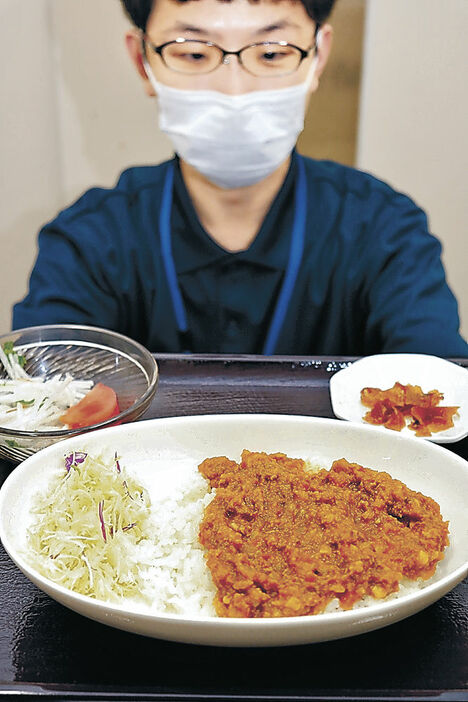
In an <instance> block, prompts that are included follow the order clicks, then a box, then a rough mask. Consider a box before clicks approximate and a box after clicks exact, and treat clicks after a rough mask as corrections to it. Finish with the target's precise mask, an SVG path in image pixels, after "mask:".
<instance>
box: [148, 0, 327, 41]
mask: <svg viewBox="0 0 468 702" xmlns="http://www.w3.org/2000/svg"><path fill="white" fill-rule="evenodd" d="M313 24H314V23H313V20H312V19H311V18H310V17H309V15H308V14H307V12H306V10H305V7H304V5H303V4H302V2H300V0H185V1H183V2H181V1H180V0H155V2H154V4H153V10H152V12H151V15H150V18H149V21H148V25H147V29H148V30H149V31H151V29H152V28H154V29H155V30H163V31H168V30H172V31H176V32H177V31H179V32H180V33H186V32H191V33H194V34H197V33H203V30H205V29H209V30H210V31H211V32H213V31H218V30H219V31H224V30H230V29H231V30H233V29H236V30H237V29H239V30H242V29H245V30H246V31H252V32H257V33H264V32H268V31H278V30H290V31H304V29H307V30H310V27H311V26H313ZM304 25H305V26H304Z"/></svg>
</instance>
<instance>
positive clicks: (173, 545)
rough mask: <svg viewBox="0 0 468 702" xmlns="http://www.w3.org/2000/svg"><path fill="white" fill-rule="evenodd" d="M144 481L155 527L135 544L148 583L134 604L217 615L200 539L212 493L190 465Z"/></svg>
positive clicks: (406, 587) (415, 586)
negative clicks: (147, 537) (143, 597)
mask: <svg viewBox="0 0 468 702" xmlns="http://www.w3.org/2000/svg"><path fill="white" fill-rule="evenodd" d="M308 469H309V470H312V471H313V472H315V471H316V470H319V469H320V466H318V465H316V464H313V463H312V462H309V466H308ZM145 477H146V476H145ZM145 483H146V487H147V489H148V491H149V494H150V496H151V503H152V505H151V511H152V523H153V529H152V533H151V539H148V541H145V542H142V543H141V544H140V545H139V548H140V549H141V550H140V554H139V559H140V561H141V563H142V570H141V573H142V575H143V577H144V579H145V582H146V583H147V586H146V589H145V591H144V592H143V593H142V594H143V595H144V596H145V598H146V599H147V600H148V601H150V602H151V604H150V605H148V606H147V605H142V604H141V602H136V601H135V606H136V607H137V608H139V609H141V608H142V607H143V608H144V610H145V611H148V610H149V611H150V612H152V613H153V614H156V613H157V614H181V615H184V616H186V617H190V616H216V612H215V609H214V605H213V600H214V596H215V594H216V587H215V585H214V583H213V580H212V578H211V574H210V571H209V569H208V566H207V565H206V561H205V557H204V550H203V548H202V546H201V545H200V543H199V541H198V533H199V527H200V523H201V521H202V519H203V514H204V510H205V507H206V506H207V505H208V504H209V503H210V502H211V500H212V499H213V498H214V496H215V494H216V491H215V490H210V486H209V482H208V481H207V480H206V479H205V478H204V477H203V476H202V475H201V474H200V473H199V471H198V469H197V468H196V467H194V466H178V468H177V470H168V471H167V472H166V471H164V472H162V473H160V472H158V473H157V474H156V475H155V476H154V477H153V478H152V479H151V485H148V484H147V481H145ZM143 564H144V565H143ZM436 578H437V575H434V576H433V577H432V578H431V579H430V580H424V581H423V580H417V581H412V580H409V579H405V581H404V582H403V583H402V584H401V585H400V589H399V591H398V592H395V593H392V594H390V595H388V596H387V597H386V598H384V599H380V600H376V599H375V598H373V597H371V596H366V597H364V598H363V599H362V600H360V601H359V602H357V603H356V604H355V605H354V607H353V609H358V608H361V607H368V606H370V605H373V604H377V603H380V602H385V601H388V600H393V599H396V598H399V597H402V596H404V595H407V594H409V593H410V592H414V591H417V590H419V589H421V588H423V587H425V586H427V585H428V584H429V583H430V582H432V581H433V580H434V579H436ZM339 611H343V610H342V608H341V607H340V604H339V600H338V599H335V600H333V601H332V602H330V603H329V604H328V605H327V607H326V609H325V612H327V613H328V612H339Z"/></svg>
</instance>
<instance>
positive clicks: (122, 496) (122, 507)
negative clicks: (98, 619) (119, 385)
mask: <svg viewBox="0 0 468 702" xmlns="http://www.w3.org/2000/svg"><path fill="white" fill-rule="evenodd" d="M149 507H150V500H149V496H148V495H147V493H146V491H145V489H144V488H143V487H142V486H141V485H139V484H138V483H137V482H136V481H135V480H134V479H133V478H132V477H131V476H129V475H127V474H126V472H125V469H124V468H123V467H122V466H121V463H120V462H119V458H118V456H117V454H115V456H114V458H113V459H111V460H106V459H104V458H103V457H101V456H99V457H93V456H91V455H89V454H86V453H84V452H82V451H79V452H75V453H73V454H71V455H70V456H66V457H65V467H64V472H63V474H62V475H59V476H57V477H56V479H55V480H53V481H52V483H51V484H50V485H49V486H48V488H47V490H46V492H45V493H43V494H41V495H38V496H36V499H35V503H34V504H33V507H32V513H33V515H34V522H33V524H32V526H30V528H29V529H28V545H29V547H30V549H31V551H30V557H29V560H30V561H31V560H32V564H33V565H34V566H35V567H36V568H37V570H38V571H39V572H40V573H41V574H42V575H44V576H45V577H47V578H50V579H51V580H53V581H54V582H56V583H58V584H60V585H63V586H64V587H66V588H69V589H70V590H73V591H74V592H78V593H80V594H82V595H88V596H90V597H94V598H96V599H102V600H114V601H115V600H118V599H119V598H122V597H137V598H138V597H140V598H142V599H146V598H145V595H144V592H143V591H144V581H143V578H142V575H141V572H140V570H141V568H142V566H143V564H142V562H141V558H138V549H137V548H136V547H137V545H138V544H139V543H140V542H141V541H142V540H143V539H144V538H145V537H146V534H147V533H148V519H149ZM31 555H32V556H33V558H32V559H31Z"/></svg>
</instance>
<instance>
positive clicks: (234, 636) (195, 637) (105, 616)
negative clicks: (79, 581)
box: [0, 414, 468, 646]
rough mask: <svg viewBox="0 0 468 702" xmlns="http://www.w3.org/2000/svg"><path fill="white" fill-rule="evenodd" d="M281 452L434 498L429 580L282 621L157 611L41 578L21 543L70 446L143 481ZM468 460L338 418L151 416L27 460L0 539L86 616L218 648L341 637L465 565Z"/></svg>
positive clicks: (4, 512)
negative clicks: (435, 559)
mask: <svg viewBox="0 0 468 702" xmlns="http://www.w3.org/2000/svg"><path fill="white" fill-rule="evenodd" d="M244 448H247V449H250V450H252V451H266V452H269V453H272V452H276V451H283V452H284V453H286V454H288V455H289V456H294V457H303V458H311V459H312V460H313V461H314V463H317V464H319V465H324V466H326V467H329V466H330V465H331V462H332V461H333V460H334V459H337V458H342V457H345V458H347V459H348V460H350V461H356V462H358V463H361V464H362V465H364V466H367V467H371V468H375V469H377V470H385V471H388V472H389V473H390V474H391V475H392V476H393V477H395V478H397V479H399V480H403V481H404V482H405V483H406V484H407V485H408V487H410V488H411V489H413V490H419V491H421V492H423V493H424V494H426V495H429V496H431V497H433V498H434V499H435V500H437V502H438V503H439V505H440V507H441V512H442V515H443V517H444V519H448V520H449V521H450V546H449V547H448V548H447V550H446V556H445V558H444V560H443V561H442V562H441V563H440V565H439V567H438V569H437V574H436V578H435V581H434V582H431V584H429V585H427V586H426V587H425V588H423V589H420V590H417V591H416V592H411V593H410V594H406V595H404V596H402V597H401V598H399V599H393V600H389V601H387V602H376V604H373V605H371V606H370V607H367V608H360V609H355V610H350V611H346V612H335V613H331V614H319V615H315V616H304V617H283V618H278V619H227V618H217V617H191V618H187V617H183V616H181V615H167V614H161V615H156V614H154V613H148V612H146V611H142V610H141V608H138V609H137V608H135V606H134V605H133V606H132V605H131V604H130V603H128V606H126V605H121V604H109V603H107V602H102V601H98V600H95V599H92V598H90V597H86V596H83V595H78V594H75V593H73V592H71V591H70V590H67V589H65V588H63V587H62V586H60V585H56V584H55V583H53V582H52V581H50V580H48V579H47V578H44V577H43V576H41V575H40V574H39V573H38V572H37V571H36V570H35V569H34V567H33V566H31V565H30V563H29V562H28V560H27V558H25V557H24V555H23V551H24V546H25V544H26V530H27V527H28V522H29V523H30V519H31V518H30V505H31V498H32V497H33V495H34V494H35V493H36V492H37V491H38V490H39V489H43V486H44V485H45V484H46V483H47V481H48V480H49V479H50V477H51V475H52V474H53V473H54V472H55V471H57V470H58V469H59V468H63V457H64V455H65V454H66V453H69V452H71V451H73V450H76V451H78V450H85V451H89V452H91V453H92V452H95V453H97V452H101V451H104V450H108V451H109V452H110V455H111V456H113V454H114V451H117V452H118V453H119V455H121V456H122V458H121V462H122V463H123V464H124V465H125V466H126V467H127V468H128V469H129V470H131V471H132V473H133V474H135V475H136V476H137V478H139V479H141V480H142V481H143V482H144V480H145V474H146V475H148V471H149V472H150V473H152V472H153V471H159V470H164V469H166V470H167V465H168V461H171V462H172V463H173V470H175V471H177V469H178V465H179V466H180V465H182V464H183V465H186V462H187V460H190V461H193V465H194V469H195V468H196V466H198V464H199V463H200V462H201V461H202V460H203V459H204V458H206V457H207V456H218V455H227V456H228V457H230V458H232V459H235V460H239V458H240V454H241V451H242V450H243V449H244ZM467 495H468V463H467V462H466V461H464V460H463V459H462V458H460V457H459V456H456V455H455V454H452V453H451V452H450V451H447V450H446V449H443V448H441V447H439V446H435V445H434V444H430V443H427V442H421V441H414V440H413V439H408V438H406V437H404V436H401V435H400V434H395V433H393V432H387V433H386V434H383V433H381V432H376V431H375V430H374V429H373V427H367V426H362V425H356V424H351V423H345V422H340V421H337V420H334V419H317V418H313V417H301V416H282V415H253V414H250V415H210V416H197V417H177V418H172V419H155V420H149V421H143V422H137V423H135V424H130V425H122V426H119V427H115V428H111V429H104V430H100V431H96V432H93V433H90V434H86V435H85V436H80V437H74V438H72V439H67V440H66V441H63V442H61V443H59V444H56V445H54V446H50V447H49V448H47V449H44V450H43V451H40V452H39V453H37V454H35V455H34V456H31V457H30V458H28V459H27V460H26V461H25V462H24V463H22V464H21V465H20V466H19V467H18V468H16V469H15V470H14V471H13V472H12V473H11V475H10V476H9V477H8V479H7V480H6V481H5V483H4V485H3V487H2V490H1V491H0V537H1V540H2V542H3V545H4V547H5V549H6V550H7V552H8V553H9V554H10V556H11V558H12V559H13V560H14V561H15V563H16V564H17V565H18V566H19V568H20V569H21V570H22V571H23V573H24V574H25V575H26V576H27V577H28V578H29V579H30V580H31V581H32V582H33V583H35V584H36V585H37V586H38V587H39V588H40V589H41V590H43V591H44V592H46V593H48V594H49V595H50V596H51V597H53V598H54V599H56V600H57V601H58V602H61V603H62V604H64V605H66V606H67V607H70V609H73V610H75V611H76V612H79V613H80V614H83V615H84V616H86V617H90V618H91V619H95V620H97V621H99V622H103V623H105V624H108V625H110V626H114V627H117V628H119V629H124V630H127V631H131V632H134V633H138V634H144V635H146V636H154V637H157V638H162V639H168V640H171V641H180V642H186V643H196V644H208V645H214V646H282V645H289V644H303V643H311V642H315V641H326V640H330V639H338V638H343V637H347V636H352V635H354V634H360V633H363V632H366V631H371V630H373V629H378V628H380V627H383V626H385V625H387V624H391V623H392V622H396V621H398V620H400V619H403V618H405V617H408V616H409V615H411V614H414V613H415V612H418V611H419V610H421V609H423V608H424V607H427V606H428V605H430V604H431V603H433V602H435V601H436V600H438V599H439V598H440V597H442V595H444V594H445V593H447V592H448V591H449V590H451V589H452V588H453V587H455V585H457V583H459V582H460V581H461V580H463V578H464V577H465V575H466V573H467V572H468V561H467V558H468V552H467V546H466V544H467V543H468V502H467Z"/></svg>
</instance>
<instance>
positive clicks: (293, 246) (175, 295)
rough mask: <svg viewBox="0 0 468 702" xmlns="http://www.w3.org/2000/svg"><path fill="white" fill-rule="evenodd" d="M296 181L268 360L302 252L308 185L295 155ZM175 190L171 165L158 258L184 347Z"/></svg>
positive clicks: (266, 347) (266, 348)
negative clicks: (174, 228)
mask: <svg viewBox="0 0 468 702" xmlns="http://www.w3.org/2000/svg"><path fill="white" fill-rule="evenodd" d="M296 159H297V166H298V177H297V183H296V188H295V194H294V220H293V228H292V233H291V242H290V245H289V257H288V265H287V268H286V273H285V276H284V281H283V284H282V286H281V290H280V293H279V296H278V301H277V303H276V307H275V311H274V313H273V317H272V320H271V323H270V327H269V329H268V333H267V336H266V340H265V344H264V346H263V352H262V353H263V354H264V355H265V356H270V355H272V354H274V352H275V348H276V345H277V343H278V338H279V335H280V332H281V328H282V326H283V323H284V320H285V317H286V314H287V311H288V307H289V303H290V300H291V296H292V294H293V291H294V286H295V284H296V279H297V276H298V273H299V268H300V265H301V261H302V255H303V252H304V239H305V229H306V217H307V183H306V173H305V165H304V159H303V158H302V156H300V155H297V157H296ZM173 188H174V164H173V163H170V164H169V166H168V169H167V172H166V177H165V181H164V187H163V193H162V200H161V210H160V213H159V232H160V236H161V254H162V259H163V264H164V270H165V272H166V278H167V283H168V285H169V292H170V295H171V299H172V306H173V308H174V315H175V318H176V323H177V330H178V332H179V334H180V335H181V337H182V339H183V342H184V345H186V343H185V342H187V341H188V340H189V328H188V324H187V313H186V310H185V305H184V301H183V298H182V293H181V291H180V286H179V283H178V280H177V273H176V269H175V263H174V257H173V255H172V236H171V212H172V199H173Z"/></svg>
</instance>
